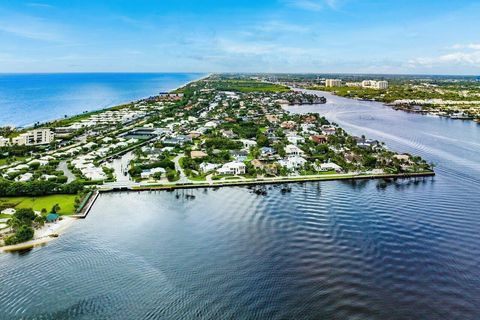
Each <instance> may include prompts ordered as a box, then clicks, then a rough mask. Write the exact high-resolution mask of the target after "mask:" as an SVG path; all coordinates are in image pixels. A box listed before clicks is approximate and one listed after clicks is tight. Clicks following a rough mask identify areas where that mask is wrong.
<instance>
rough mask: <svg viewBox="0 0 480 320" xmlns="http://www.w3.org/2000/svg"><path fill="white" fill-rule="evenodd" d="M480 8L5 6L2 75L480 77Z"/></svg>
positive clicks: (107, 0) (290, 1)
mask: <svg viewBox="0 0 480 320" xmlns="http://www.w3.org/2000/svg"><path fill="white" fill-rule="evenodd" d="M479 17H480V2H479V1H465V0H455V1H452V0H448V1H446V0H416V1H411V0H403V1H394V0H391V1H390V0H370V1H360V0H358V1H355V0H255V1H251V0H245V1H241V0H237V1H235V0H221V1H213V0H201V1H200V0H196V1H194V0H186V1H174V0H135V1H133V0H129V1H128V0H92V1H89V0H88V1H87V0H82V1H80V0H69V1H61V0H38V1H37V0H32V1H13V0H2V1H1V2H0V72H4V73H5V72H115V71H126V72H186V71H197V72H226V71H228V72H237V71H239V72H242V71H244V72H312V73H313V72H347V73H427V74H480V31H479V30H480V19H479Z"/></svg>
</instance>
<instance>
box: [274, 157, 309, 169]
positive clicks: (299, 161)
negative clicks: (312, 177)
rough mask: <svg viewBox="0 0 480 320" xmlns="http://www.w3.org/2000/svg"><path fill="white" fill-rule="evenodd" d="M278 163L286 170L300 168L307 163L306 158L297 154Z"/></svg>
mask: <svg viewBox="0 0 480 320" xmlns="http://www.w3.org/2000/svg"><path fill="white" fill-rule="evenodd" d="M278 163H279V164H280V165H281V166H282V167H285V168H287V169H288V170H297V169H300V168H302V167H303V166H304V165H305V164H306V163H307V160H305V159H304V158H302V157H299V156H291V157H288V158H285V159H282V160H280V161H278Z"/></svg>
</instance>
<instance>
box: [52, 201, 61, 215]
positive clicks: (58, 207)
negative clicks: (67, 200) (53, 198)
mask: <svg viewBox="0 0 480 320" xmlns="http://www.w3.org/2000/svg"><path fill="white" fill-rule="evenodd" d="M60 209H61V208H60V205H59V204H58V203H56V204H55V205H54V206H53V207H52V213H57V212H58V211H60Z"/></svg>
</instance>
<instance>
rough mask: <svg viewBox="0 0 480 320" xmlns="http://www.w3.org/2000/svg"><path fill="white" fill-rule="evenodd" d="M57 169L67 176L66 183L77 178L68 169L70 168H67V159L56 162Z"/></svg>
mask: <svg viewBox="0 0 480 320" xmlns="http://www.w3.org/2000/svg"><path fill="white" fill-rule="evenodd" d="M57 170H60V171H63V174H64V175H65V176H66V177H67V178H68V180H67V183H70V182H72V181H73V180H75V179H76V178H77V177H75V175H74V174H73V173H72V172H71V171H70V169H68V165H67V161H65V160H63V161H60V163H59V164H58V167H57Z"/></svg>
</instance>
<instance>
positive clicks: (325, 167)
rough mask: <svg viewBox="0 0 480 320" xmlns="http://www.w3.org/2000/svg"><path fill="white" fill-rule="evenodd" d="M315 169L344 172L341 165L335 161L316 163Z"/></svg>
mask: <svg viewBox="0 0 480 320" xmlns="http://www.w3.org/2000/svg"><path fill="white" fill-rule="evenodd" d="M314 169H315V170H316V171H322V172H325V171H335V172H337V173H340V172H342V170H343V169H342V167H340V166H339V165H338V164H336V163H333V162H327V163H321V164H320V165H315V166H314Z"/></svg>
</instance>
